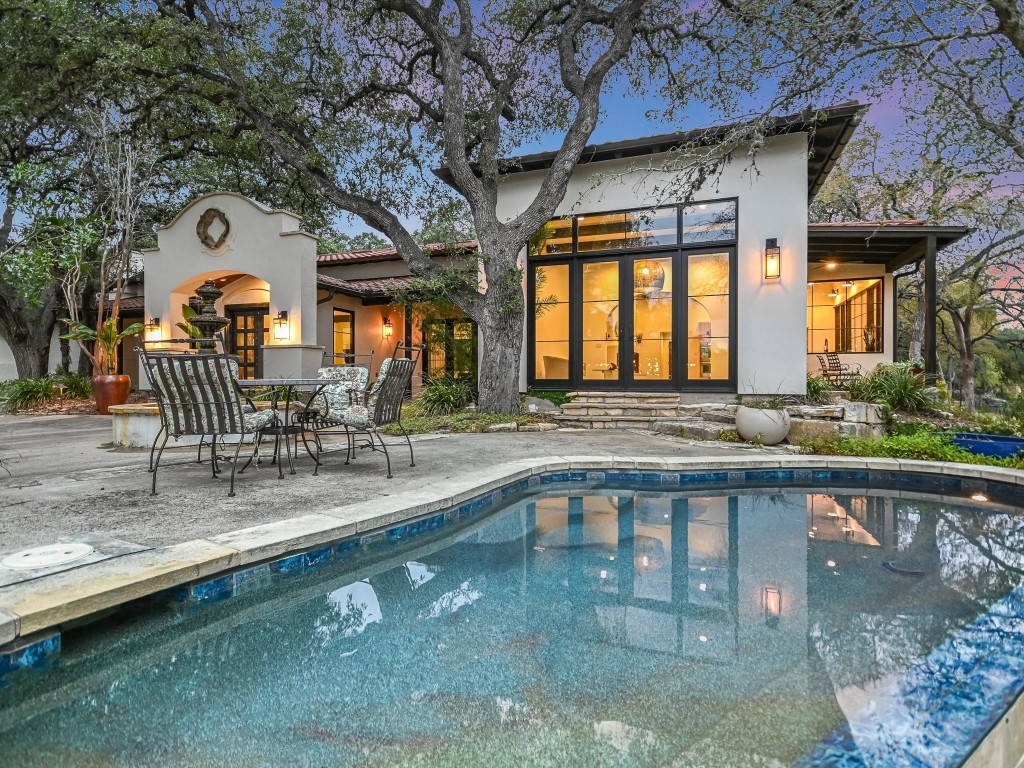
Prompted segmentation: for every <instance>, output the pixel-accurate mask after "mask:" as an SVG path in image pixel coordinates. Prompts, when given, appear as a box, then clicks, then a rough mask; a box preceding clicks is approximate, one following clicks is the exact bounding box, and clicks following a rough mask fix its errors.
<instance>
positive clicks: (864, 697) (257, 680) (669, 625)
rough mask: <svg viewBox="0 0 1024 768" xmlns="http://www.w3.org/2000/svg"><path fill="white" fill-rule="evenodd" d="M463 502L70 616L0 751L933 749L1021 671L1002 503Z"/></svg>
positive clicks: (297, 760)
mask: <svg viewBox="0 0 1024 768" xmlns="http://www.w3.org/2000/svg"><path fill="white" fill-rule="evenodd" d="M569 479H570V478H565V480H569ZM637 479H638V480H640V479H642V478H637ZM466 518H467V520H466V521H465V522H463V523H462V524H460V526H459V527H456V528H454V529H453V528H452V527H450V526H449V527H445V528H442V529H439V530H436V531H434V532H432V533H431V532H429V531H428V532H427V533H426V534H425V535H423V536H419V537H416V538H413V539H410V540H408V541H403V540H402V536H395V537H391V538H392V539H394V541H393V542H392V543H386V541H385V542H382V546H379V547H376V548H374V547H370V548H367V547H361V548H360V549H365V550H366V551H365V552H356V553H354V554H353V555H352V557H351V558H349V559H347V560H345V561H343V562H341V563H339V564H337V565H334V566H331V567H329V568H325V569H321V570H319V571H317V572H314V573H308V574H297V575H296V576H295V577H294V578H292V579H290V580H286V581H276V582H275V581H273V580H272V579H271V578H270V577H269V572H268V574H267V576H266V578H263V577H262V576H260V574H256V575H255V576H254V577H253V579H252V583H253V587H254V588H253V589H252V591H250V592H248V593H247V594H240V591H239V590H237V589H236V590H235V592H234V593H233V594H237V595H239V596H238V597H235V598H233V599H231V600H224V601H222V602H216V601H211V602H213V603H214V604H212V605H209V606H205V607H203V608H202V609H201V610H199V609H197V608H196V606H194V605H193V604H191V603H183V604H177V605H174V604H172V605H171V606H166V605H164V606H163V607H159V608H152V609H149V610H147V611H143V612H140V613H137V614H135V615H133V616H129V617H122V618H121V619H120V623H119V625H117V626H115V627H112V628H107V629H105V630H104V631H96V630H83V631H82V632H81V634H80V635H79V636H74V634H73V633H67V636H68V641H67V642H66V651H65V657H64V658H63V659H62V661H61V668H60V669H58V670H53V671H51V672H49V673H46V674H45V675H44V676H42V677H40V678H39V679H38V680H33V681H31V682H30V683H27V684H26V685H24V686H18V687H17V689H13V688H12V689H10V690H7V691H4V692H3V693H2V698H0V744H2V745H3V762H4V763H5V764H11V765H19V766H35V765H47V766H52V765H66V766H76V765H83V766H85V765H97V764H102V765H132V766H158V765H159V766H166V765H189V766H193V765H194V766H201V765H211V766H212V765H217V766H220V765H239V766H242V765H245V766H254V765H332V766H333V765H339V766H350V765H351V766H355V765H412V766H437V765H487V766H502V765H509V766H512V765H515V766H519V765H558V766H572V765H581V766H582V765H586V766H605V765H608V766H614V765H631V766H648V765H650V766H662V765H673V766H702V767H705V768H711V767H712V766H740V765H742V766H751V765H765V766H777V765H782V766H786V765H799V766H803V765H808V766H809V765H821V764H825V762H826V760H827V759H832V758H835V762H833V763H829V764H835V765H842V766H863V765H873V766H874V765H886V766H889V765H892V766H902V765H907V766H910V765H928V766H944V765H956V764H958V763H959V762H960V761H961V760H962V759H963V758H964V757H965V756H966V755H967V754H968V752H969V751H970V748H971V747H972V746H973V745H974V744H975V743H976V742H977V741H978V740H979V739H980V738H981V737H982V736H983V735H984V733H985V731H986V730H987V728H988V726H989V725H991V723H992V722H993V721H994V720H995V719H996V718H998V716H999V714H1000V713H1001V711H1002V709H1005V706H1006V705H1008V704H1009V703H1010V702H1011V701H1012V700H1013V698H1014V697H1015V696H1016V694H1017V692H1018V691H1019V688H1020V683H1019V681H1020V680H1021V679H1022V677H1024V619H1022V617H1024V595H1022V594H1021V590H1020V581H1021V571H1020V569H1021V568H1022V567H1024V518H1021V517H1019V516H1018V514H1017V510H1015V509H1014V508H1012V507H1004V506H1000V505H998V504H994V503H991V502H990V503H986V504H972V503H971V502H969V501H966V500H960V501H956V500H950V499H943V498H940V497H930V496H928V495H926V494H923V493H922V494H906V495H904V496H903V497H900V496H896V495H894V494H892V493H889V492H884V491H867V490H864V489H856V488H829V489H827V490H826V489H814V488H811V489H808V488H778V489H775V490H774V491H772V492H770V493H769V492H765V491H763V490H758V489H751V488H731V489H725V488H719V489H712V490H702V491H682V490H679V489H668V488H662V487H651V486H649V485H647V484H644V483H643V482H636V483H619V484H617V485H615V484H612V485H609V484H607V483H601V482H589V483H571V482H563V481H562V478H559V477H555V478H554V482H550V483H546V484H545V485H544V486H542V487H541V488H534V489H525V488H519V489H515V492H513V493H509V494H507V498H506V499H505V502H504V503H503V504H502V505H501V506H499V507H497V508H495V509H494V510H493V511H491V512H489V513H488V514H486V516H484V515H482V514H481V515H478V516H476V517H474V516H472V515H468V514H467V515H466ZM427 528H429V526H427ZM261 579H263V583H261ZM997 710H998V711H997Z"/></svg>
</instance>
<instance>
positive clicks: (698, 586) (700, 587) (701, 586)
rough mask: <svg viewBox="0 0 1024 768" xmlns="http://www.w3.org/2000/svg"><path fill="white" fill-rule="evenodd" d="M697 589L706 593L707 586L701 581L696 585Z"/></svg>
mask: <svg viewBox="0 0 1024 768" xmlns="http://www.w3.org/2000/svg"><path fill="white" fill-rule="evenodd" d="M697 589H699V590H700V591H701V592H707V591H708V585H707V584H705V583H704V582H703V581H702V582H701V583H700V584H698V585H697Z"/></svg>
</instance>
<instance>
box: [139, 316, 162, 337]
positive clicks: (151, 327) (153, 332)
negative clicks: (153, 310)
mask: <svg viewBox="0 0 1024 768" xmlns="http://www.w3.org/2000/svg"><path fill="white" fill-rule="evenodd" d="M142 330H143V331H144V332H145V334H146V341H159V340H160V318H159V317H151V318H149V322H148V323H146V325H145V326H144V327H143V329H142Z"/></svg>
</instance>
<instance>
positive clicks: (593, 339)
mask: <svg viewBox="0 0 1024 768" xmlns="http://www.w3.org/2000/svg"><path fill="white" fill-rule="evenodd" d="M620 264H621V260H620V259H613V260H610V261H585V262H582V264H581V265H580V269H581V279H580V286H581V288H580V292H581V301H580V312H581V314H582V323H581V327H582V331H583V333H582V339H581V342H580V343H581V349H580V351H581V354H580V355H579V357H578V358H577V359H578V360H579V361H580V368H579V373H580V376H581V377H582V380H583V384H584V386H586V385H589V384H593V383H598V384H610V383H616V382H619V381H621V380H622V370H621V367H622V362H621V359H620V356H619V336H620V334H621V333H622V320H623V318H622V317H621V314H620V307H619V295H620V291H619V283H620V272H621V269H620V266H619V265H620Z"/></svg>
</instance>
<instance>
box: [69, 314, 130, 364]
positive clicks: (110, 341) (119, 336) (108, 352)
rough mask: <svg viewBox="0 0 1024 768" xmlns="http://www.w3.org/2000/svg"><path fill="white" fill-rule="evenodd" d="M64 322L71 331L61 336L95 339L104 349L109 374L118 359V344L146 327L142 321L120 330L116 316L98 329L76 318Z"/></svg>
mask: <svg viewBox="0 0 1024 768" xmlns="http://www.w3.org/2000/svg"><path fill="white" fill-rule="evenodd" d="M63 322H64V324H65V325H67V327H68V328H70V329H71V331H70V332H69V333H65V334H63V335H62V336H61V338H62V339H70V340H71V341H94V342H96V344H97V345H98V346H100V347H101V348H102V349H103V357H102V367H103V371H104V373H105V374H107V375H110V371H111V363H112V362H113V361H114V360H116V359H117V345H118V344H120V343H121V342H122V341H123V340H124V339H126V338H129V337H131V336H134V335H135V334H137V333H141V332H142V329H143V328H144V327H145V326H143V324H142V323H132V324H131V325H129V326H128V327H127V328H125V329H124V330H123V331H118V330H117V318H116V317H108V318H107V319H106V320H104V321H103V324H102V325H100V328H99V330H98V331H97V330H96V329H95V328H93V327H91V326H88V325H86V324H85V323H79V322H75V321H74V320H64V321H63Z"/></svg>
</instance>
